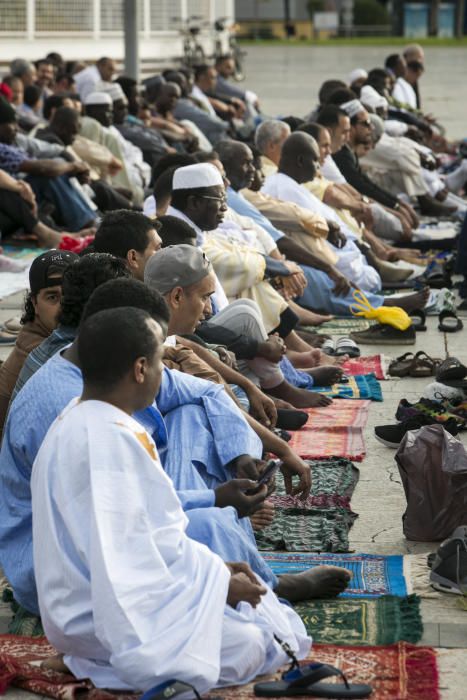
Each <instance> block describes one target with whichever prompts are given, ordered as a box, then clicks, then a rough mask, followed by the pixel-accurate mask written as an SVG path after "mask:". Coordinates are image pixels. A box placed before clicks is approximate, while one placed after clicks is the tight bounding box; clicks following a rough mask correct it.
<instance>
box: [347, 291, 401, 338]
mask: <svg viewBox="0 0 467 700" xmlns="http://www.w3.org/2000/svg"><path fill="white" fill-rule="evenodd" d="M353 298H354V299H355V302H356V303H355V304H352V305H351V306H350V311H351V312H352V314H353V315H354V316H363V317H364V318H370V319H373V320H375V321H378V323H385V324H387V325H389V326H393V327H394V328H397V329H398V330H399V331H406V330H407V328H409V326H411V325H412V319H411V318H410V316H409V315H408V313H407V312H406V311H404V309H401V308H400V307H399V306H380V307H379V309H374V308H373V307H372V305H371V304H370V302H369V301H368V299H367V298H366V296H365V295H364V293H363V292H362V291H361V290H360V289H357V290H355V292H354V293H353Z"/></svg>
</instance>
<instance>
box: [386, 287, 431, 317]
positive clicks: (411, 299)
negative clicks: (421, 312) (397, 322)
mask: <svg viewBox="0 0 467 700" xmlns="http://www.w3.org/2000/svg"><path fill="white" fill-rule="evenodd" d="M429 296H430V288H429V287H424V288H423V289H422V290H420V291H419V292H415V294H406V295H405V296H403V297H386V298H385V300H384V302H383V306H399V307H400V308H401V309H404V311H407V312H410V311H415V309H423V307H424V306H425V304H426V302H427V301H428V297H429Z"/></svg>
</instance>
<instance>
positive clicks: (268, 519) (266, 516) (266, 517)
mask: <svg viewBox="0 0 467 700" xmlns="http://www.w3.org/2000/svg"><path fill="white" fill-rule="evenodd" d="M273 520H274V506H273V504H272V503H271V502H270V501H264V503H263V505H262V506H261V508H259V509H258V510H257V511H256V513H254V514H253V515H250V521H251V526H252V528H253V530H254V531H255V532H257V531H258V530H262V529H263V528H264V527H267V526H268V525H270V524H271V523H272V521H273Z"/></svg>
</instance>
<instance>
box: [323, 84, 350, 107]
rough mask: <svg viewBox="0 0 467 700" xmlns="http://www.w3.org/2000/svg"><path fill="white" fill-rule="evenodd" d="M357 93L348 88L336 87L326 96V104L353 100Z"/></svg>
mask: <svg viewBox="0 0 467 700" xmlns="http://www.w3.org/2000/svg"><path fill="white" fill-rule="evenodd" d="M356 97H357V95H356V94H355V92H354V91H353V90H350V89H349V88H337V90H334V92H331V94H330V95H329V97H328V101H327V104H331V105H343V104H344V103H345V102H350V101H351V100H355V99H356Z"/></svg>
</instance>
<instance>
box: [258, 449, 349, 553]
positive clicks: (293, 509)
mask: <svg viewBox="0 0 467 700" xmlns="http://www.w3.org/2000/svg"><path fill="white" fill-rule="evenodd" d="M308 464H310V466H311V472H312V476H311V478H312V488H311V494H310V496H309V497H308V498H307V500H306V501H301V500H300V499H299V498H298V497H296V496H295V497H294V496H288V495H287V494H286V493H285V487H284V480H283V478H282V476H281V475H280V474H279V475H278V476H277V477H276V490H275V492H274V494H273V495H272V496H271V497H270V500H271V501H272V502H273V503H274V506H275V509H276V510H275V514H274V520H273V522H272V523H271V525H269V526H268V527H266V528H264V529H263V530H261V531H259V532H257V533H256V542H257V545H258V549H260V550H263V551H277V550H285V551H289V552H348V551H349V530H350V528H351V527H352V525H353V522H354V520H355V518H356V517H357V515H356V514H355V513H353V512H352V511H351V509H350V497H351V496H352V493H353V491H354V489H355V486H356V484H357V481H358V476H359V472H358V469H357V468H356V467H355V465H354V464H353V463H352V462H351V461H350V460H348V459H336V458H334V459H322V460H309V461H308Z"/></svg>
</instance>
